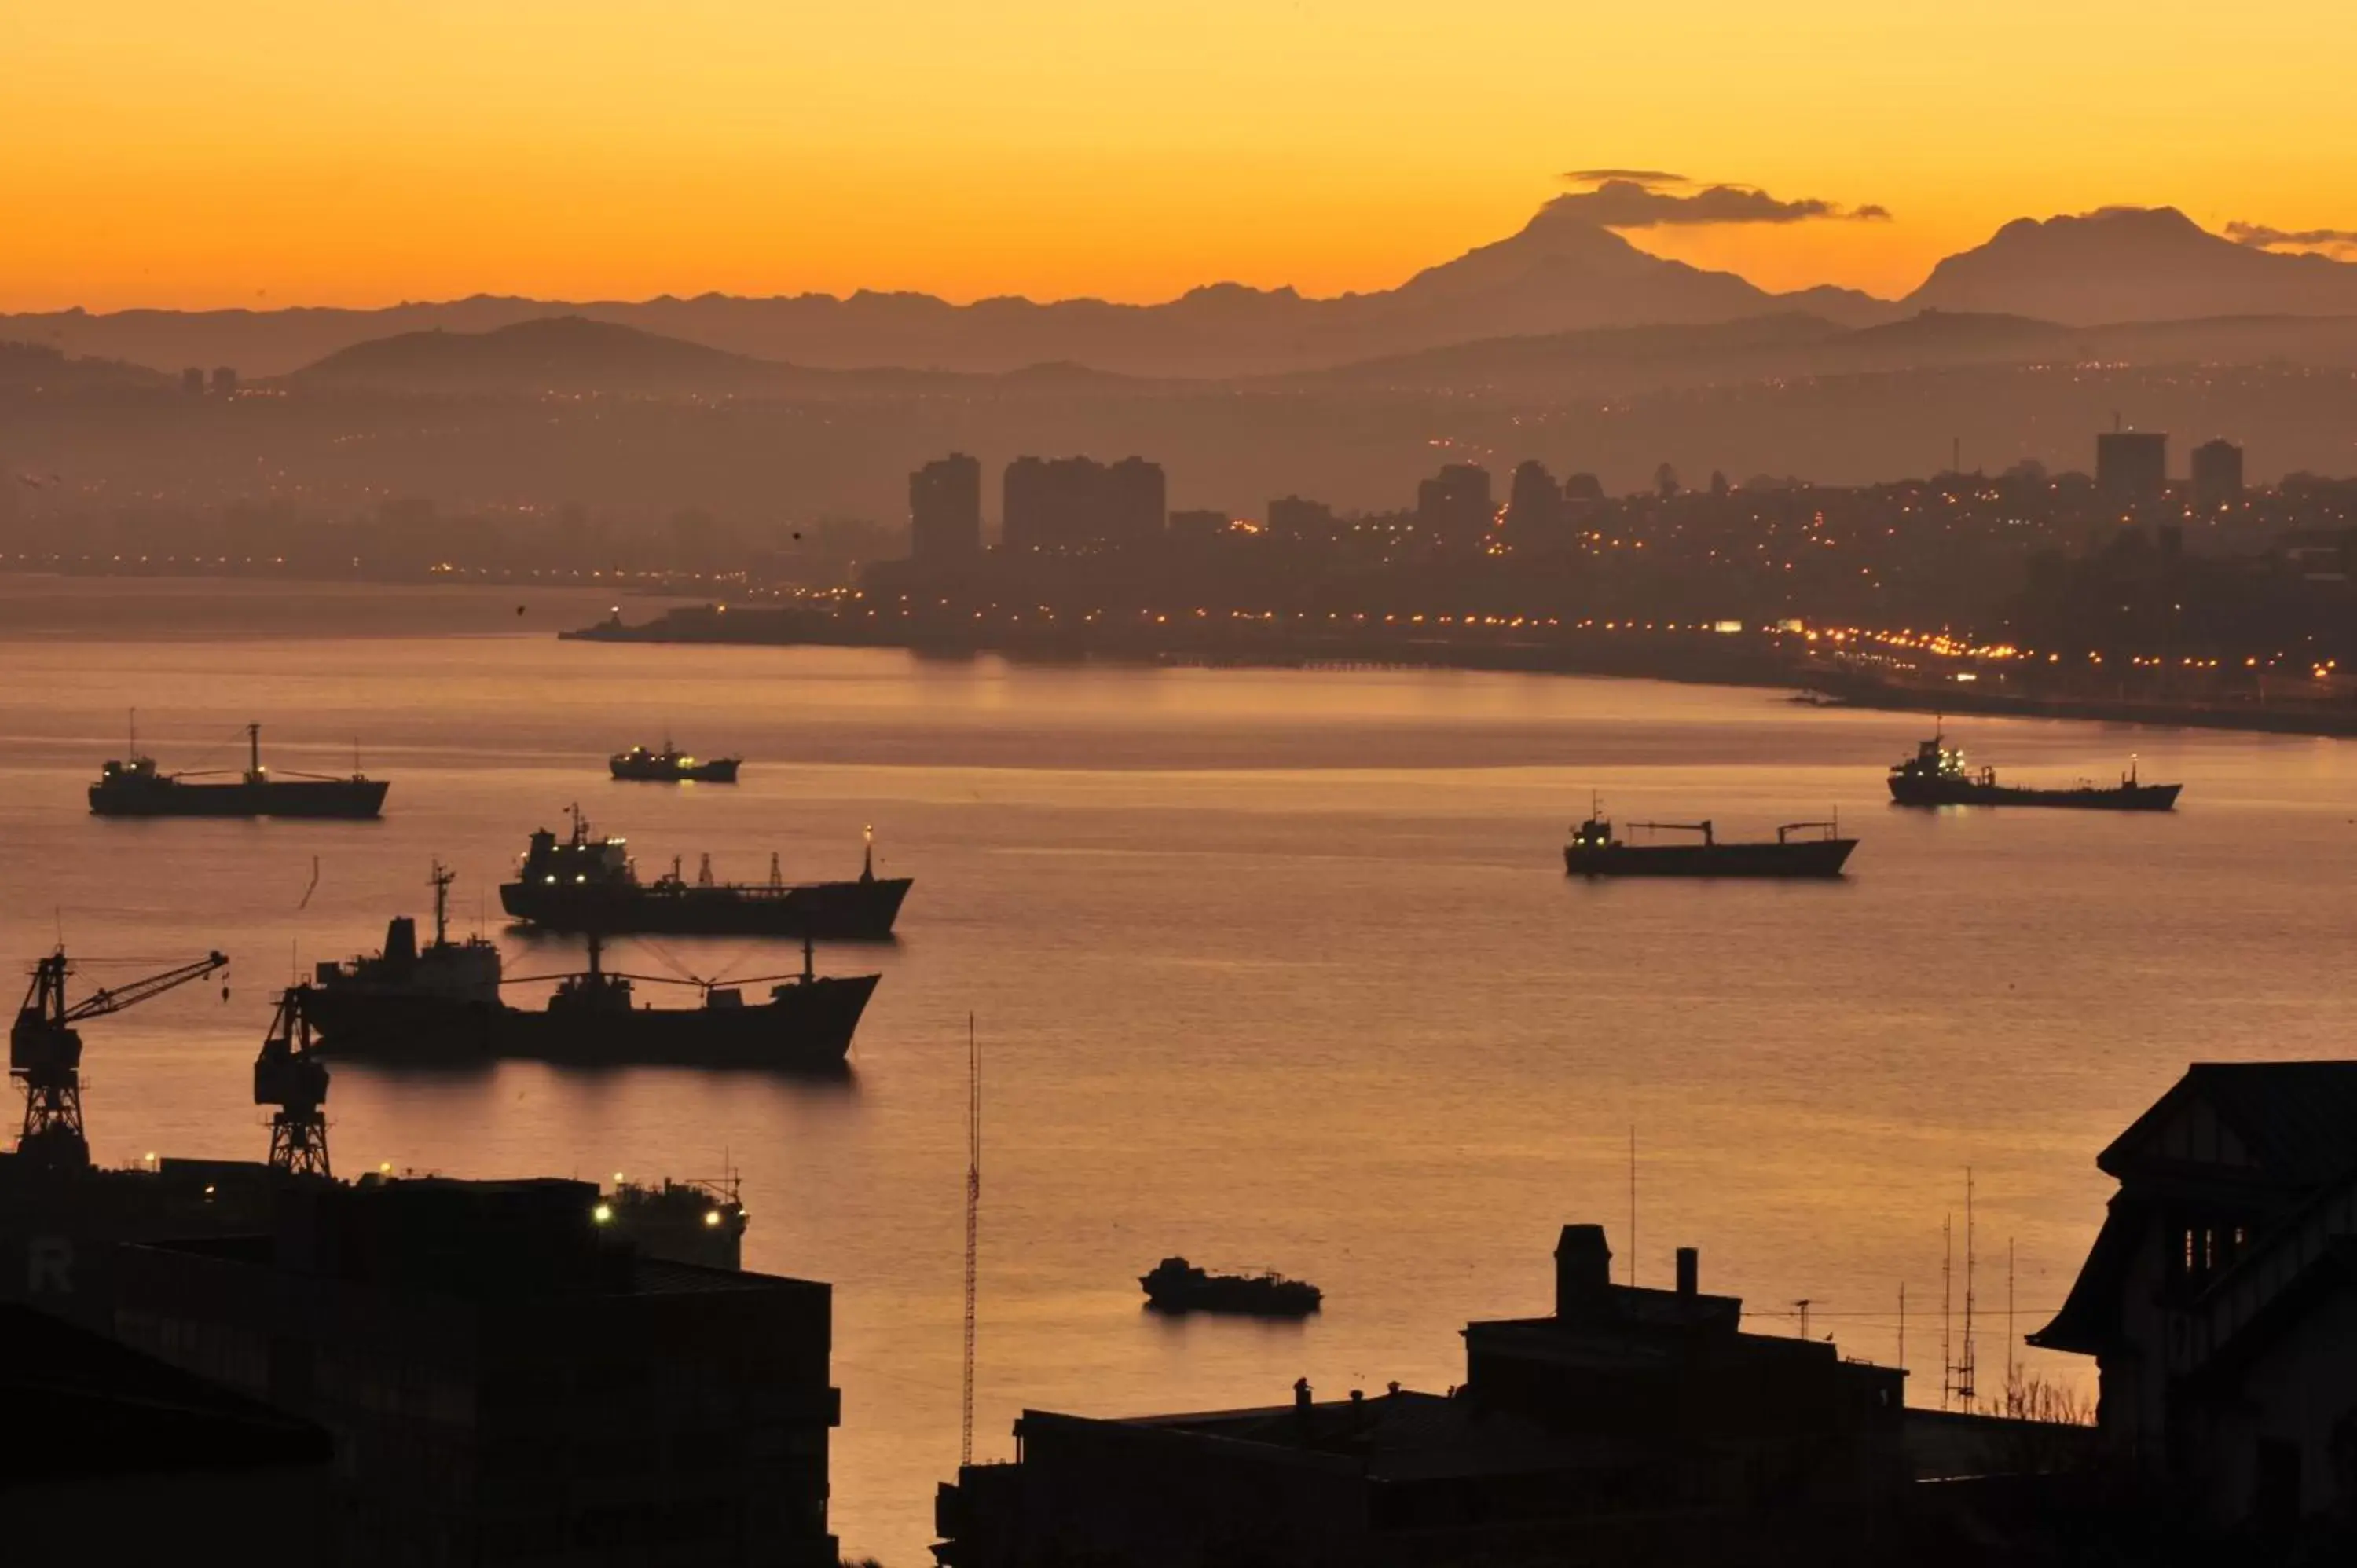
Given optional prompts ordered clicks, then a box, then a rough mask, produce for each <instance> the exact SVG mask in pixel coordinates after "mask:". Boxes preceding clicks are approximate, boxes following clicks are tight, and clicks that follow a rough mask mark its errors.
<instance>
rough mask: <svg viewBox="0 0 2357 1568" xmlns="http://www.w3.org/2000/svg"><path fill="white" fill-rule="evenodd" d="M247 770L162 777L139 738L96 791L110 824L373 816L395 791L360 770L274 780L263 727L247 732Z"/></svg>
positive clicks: (109, 766)
mask: <svg viewBox="0 0 2357 1568" xmlns="http://www.w3.org/2000/svg"><path fill="white" fill-rule="evenodd" d="M245 740H246V748H247V752H246V757H247V760H246V769H245V772H244V774H243V775H242V777H240V778H239V779H236V780H235V781H234V782H228V781H224V782H221V783H197V782H193V780H196V779H202V778H204V777H206V775H205V774H204V773H202V772H190V773H159V772H157V771H156V759H155V758H154V757H145V756H142V755H140V752H139V737H138V734H137V732H136V731H134V732H133V735H132V737H131V755H130V757H127V758H119V757H110V758H109V759H108V760H107V763H106V766H105V767H104V768H102V769H101V770H100V772H99V778H98V782H97V783H95V784H93V785H91V787H90V809H91V811H94V812H96V813H97V814H98V815H100V816H102V817H349V818H361V817H373V816H375V815H376V814H377V813H378V812H379V811H382V810H383V809H384V794H385V791H386V790H387V789H391V788H392V786H391V785H390V784H387V783H385V782H384V781H383V780H382V779H371V778H369V777H368V776H367V775H366V774H364V773H361V772H360V771H358V770H357V769H355V770H354V771H353V773H352V776H351V777H350V778H349V779H337V778H332V777H329V776H327V775H324V774H307V773H295V774H287V775H284V776H281V777H278V778H273V777H271V774H270V771H269V769H267V768H264V767H263V766H262V726H261V725H246V726H245Z"/></svg>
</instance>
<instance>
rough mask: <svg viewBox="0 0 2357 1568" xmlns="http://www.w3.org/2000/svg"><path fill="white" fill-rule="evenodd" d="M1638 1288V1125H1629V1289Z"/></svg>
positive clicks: (1633, 1123) (1631, 1123) (1632, 1123)
mask: <svg viewBox="0 0 2357 1568" xmlns="http://www.w3.org/2000/svg"><path fill="white" fill-rule="evenodd" d="M1636 1286H1637V1123H1635V1122H1630V1123H1629V1288H1630V1289H1631V1290H1634V1289H1635V1288H1636Z"/></svg>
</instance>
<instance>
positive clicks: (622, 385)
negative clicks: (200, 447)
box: [288, 316, 794, 395]
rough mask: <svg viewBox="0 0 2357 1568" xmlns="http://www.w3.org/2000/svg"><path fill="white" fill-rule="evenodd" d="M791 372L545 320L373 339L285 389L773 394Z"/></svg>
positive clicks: (591, 325) (678, 344)
mask: <svg viewBox="0 0 2357 1568" xmlns="http://www.w3.org/2000/svg"><path fill="white" fill-rule="evenodd" d="M793 373H794V372H793V371H792V368H791V367H790V366H786V365H778V364H771V363H770V362H768V361H766V360H755V359H748V358H747V357H746V356H744V355H742V354H731V353H727V352H725V351H724V350H721V349H710V348H706V347H705V346H704V345H703V344H701V343H686V342H682V341H681V340H680V339H678V338H662V337H658V336H656V335H655V334H653V333H651V332H641V331H639V330H637V329H636V328H630V327H619V326H616V325H615V324H614V323H612V322H610V321H592V320H590V319H588V318H587V317H580V316H552V317H541V318H539V319H536V320H531V321H519V322H517V323H515V324H513V325H512V326H507V327H499V328H492V329H491V330H490V331H488V332H450V331H445V330H443V329H441V328H433V329H430V330H427V331H424V332H403V333H398V334H395V335H394V336H393V337H390V338H375V339H372V340H371V341H369V342H365V343H356V344H354V345H352V346H351V347H350V348H349V349H338V350H337V351H336V352H334V353H332V354H329V355H328V356H327V357H326V358H325V359H322V360H318V361H317V363H315V364H311V365H307V366H305V367H304V368H303V369H301V370H299V371H296V372H295V373H294V375H292V376H291V377H289V378H288V380H290V381H293V382H295V383H296V384H297V385H311V386H322V385H334V386H344V387H356V386H366V387H371V388H378V389H382V390H386V391H396V392H445V393H449V392H472V393H480V394H506V395H516V394H524V395H530V394H534V393H541V392H625V393H633V394H648V393H665V392H742V391H756V390H772V389H776V388H778V387H780V386H782V385H783V384H784V383H786V382H787V381H789V380H790V379H791V377H792V375H793Z"/></svg>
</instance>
